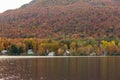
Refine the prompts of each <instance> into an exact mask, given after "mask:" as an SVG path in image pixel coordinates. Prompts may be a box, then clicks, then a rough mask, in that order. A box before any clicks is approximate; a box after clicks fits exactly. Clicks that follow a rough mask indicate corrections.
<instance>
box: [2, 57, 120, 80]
mask: <svg viewBox="0 0 120 80" xmlns="http://www.w3.org/2000/svg"><path fill="white" fill-rule="evenodd" d="M119 70H120V58H119V57H80V58H40V59H35V58H33V59H0V80H119V79H120V76H119V74H120V72H119Z"/></svg>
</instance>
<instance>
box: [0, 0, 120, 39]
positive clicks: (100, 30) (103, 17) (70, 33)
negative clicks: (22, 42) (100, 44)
mask: <svg viewBox="0 0 120 80" xmlns="http://www.w3.org/2000/svg"><path fill="white" fill-rule="evenodd" d="M0 36H1V37H9V38H18V37H22V38H25V37H39V38H47V37H52V38H63V37H69V38H86V37H90V36H91V37H94V38H100V37H101V38H102V37H108V38H120V1H119V0H33V1H32V2H30V3H29V4H25V5H23V6H22V7H21V8H19V9H16V10H9V11H6V12H4V13H2V14H0Z"/></svg>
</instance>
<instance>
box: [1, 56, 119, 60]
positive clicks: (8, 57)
mask: <svg viewBox="0 0 120 80" xmlns="http://www.w3.org/2000/svg"><path fill="white" fill-rule="evenodd" d="M86 57H88V58H89V57H93V58H96V57H98V58H99V57H103V58H104V57H119V56H0V59H6V58H7V59H22V58H23V59H24V58H25V59H27V58H86Z"/></svg>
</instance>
